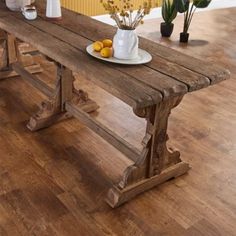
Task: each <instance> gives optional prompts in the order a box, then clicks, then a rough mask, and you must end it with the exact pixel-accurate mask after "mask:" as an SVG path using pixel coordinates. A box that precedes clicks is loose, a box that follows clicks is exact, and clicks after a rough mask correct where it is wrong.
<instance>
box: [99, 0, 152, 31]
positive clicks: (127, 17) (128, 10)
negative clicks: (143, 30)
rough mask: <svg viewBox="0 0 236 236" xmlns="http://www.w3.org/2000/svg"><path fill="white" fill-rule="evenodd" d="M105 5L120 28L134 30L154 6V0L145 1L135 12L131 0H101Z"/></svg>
mask: <svg viewBox="0 0 236 236" xmlns="http://www.w3.org/2000/svg"><path fill="white" fill-rule="evenodd" d="M101 3H102V4H103V7H104V9H105V10H106V11H108V12H109V14H110V16H111V18H112V19H113V20H115V22H116V24H117V26H118V28H120V29H124V30H134V29H136V28H137V26H138V25H139V24H142V23H143V18H144V16H146V15H148V14H149V13H150V11H151V8H152V0H147V1H144V2H143V6H139V9H138V10H137V11H136V12H135V11H134V8H133V7H134V6H133V4H132V3H131V0H119V2H118V4H117V3H116V2H115V0H101Z"/></svg>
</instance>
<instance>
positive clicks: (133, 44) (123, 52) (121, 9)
mask: <svg viewBox="0 0 236 236" xmlns="http://www.w3.org/2000/svg"><path fill="white" fill-rule="evenodd" d="M101 3H102V4H103V7H104V8H105V10H106V11H108V12H109V14H110V16H111V18H112V19H113V20H114V21H115V22H116V24H117V26H118V29H117V33H116V35H115V36H114V39H113V50H114V53H113V56H114V57H116V58H118V59H126V60H127V59H128V60H129V59H135V58H137V57H138V42H139V40H138V36H137V34H136V31H135V29H136V28H137V27H138V25H139V24H142V23H143V18H144V17H145V16H146V15H147V14H149V13H150V10H151V7H152V3H151V0H148V1H145V2H144V3H143V5H142V6H140V7H139V9H138V10H137V11H134V9H133V4H132V3H131V2H130V0H119V4H116V2H115V0H101Z"/></svg>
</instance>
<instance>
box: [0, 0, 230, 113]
mask: <svg viewBox="0 0 236 236" xmlns="http://www.w3.org/2000/svg"><path fill="white" fill-rule="evenodd" d="M36 6H37V9H38V15H39V17H38V18H37V19H36V20H35V21H27V20H25V19H24V17H23V16H22V15H21V13H17V12H11V11H9V10H8V9H7V8H6V7H5V3H4V2H3V1H0V28H1V29H3V30H5V31H7V32H9V33H12V34H14V35H15V36H16V37H17V38H19V39H21V40H23V41H25V42H28V43H30V44H32V45H33V46H35V47H36V48H37V49H38V50H39V51H40V52H41V53H43V54H45V55H46V56H48V57H50V58H52V59H53V60H55V61H57V62H59V63H60V64H62V65H64V66H66V67H68V68H69V69H71V70H72V71H74V72H77V73H79V74H81V75H82V76H84V77H86V78H87V79H89V80H91V81H93V82H94V83H96V84H97V85H98V86H100V87H102V88H103V89H104V90H106V91H108V92H109V93H111V94H113V95H114V96H116V97H118V98H119V99H121V100H122V101H124V102H125V103H127V104H129V105H130V106H132V107H133V108H142V107H146V106H151V105H154V104H157V103H158V102H160V101H161V100H166V99H169V98H171V97H174V96H180V95H184V94H186V93H188V92H192V91H195V90H199V89H202V88H205V87H208V86H209V85H211V84H215V83H218V82H220V81H222V80H225V79H227V78H229V74H230V73H229V71H228V70H225V69H223V68H221V67H220V66H218V65H213V64H211V63H208V62H205V61H203V60H199V59H196V58H194V57H191V56H187V55H185V54H182V53H180V52H177V51H176V50H173V49H171V48H168V47H165V46H162V45H160V44H157V43H154V42H153V41H150V40H148V39H145V38H142V37H140V48H142V49H144V50H146V51H148V52H149V53H150V54H151V55H152V57H153V60H152V61H151V62H150V63H148V64H145V65H138V66H124V65H118V64H117V65H116V64H110V63H106V62H102V61H99V60H97V59H94V58H92V57H91V56H89V55H88V54H87V53H86V47H87V46H88V45H89V44H91V43H92V42H93V41H96V40H101V39H104V38H113V36H114V34H115V31H116V28H115V27H112V26H110V25H107V24H104V23H102V22H99V21H97V20H94V19H92V18H91V17H87V16H84V15H81V14H78V13H75V12H72V11H70V10H67V9H62V14H63V18H62V20H60V21H55V22H52V21H48V20H47V19H46V18H45V1H44V0H37V1H36Z"/></svg>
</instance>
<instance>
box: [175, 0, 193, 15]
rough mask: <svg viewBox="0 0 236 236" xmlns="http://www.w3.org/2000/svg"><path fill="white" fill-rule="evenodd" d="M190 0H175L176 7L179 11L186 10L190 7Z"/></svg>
mask: <svg viewBox="0 0 236 236" xmlns="http://www.w3.org/2000/svg"><path fill="white" fill-rule="evenodd" d="M189 3H190V0H174V4H175V9H176V10H177V11H178V12H179V13H183V12H186V11H187V10H188V8H189Z"/></svg>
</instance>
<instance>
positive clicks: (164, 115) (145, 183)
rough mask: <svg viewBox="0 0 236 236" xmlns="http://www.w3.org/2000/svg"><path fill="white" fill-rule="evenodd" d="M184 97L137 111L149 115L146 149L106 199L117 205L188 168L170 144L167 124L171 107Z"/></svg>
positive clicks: (144, 141)
mask: <svg viewBox="0 0 236 236" xmlns="http://www.w3.org/2000/svg"><path fill="white" fill-rule="evenodd" d="M181 100H182V97H175V98H172V99H169V100H167V101H163V102H161V103H159V104H157V105H155V106H153V107H149V108H146V109H143V110H135V111H134V112H135V114H136V115H138V116H140V117H143V118H146V119H147V129H146V135H145V137H144V139H143V146H144V148H143V151H142V154H141V155H140V157H138V158H137V161H136V162H135V163H134V164H133V165H132V166H129V167H127V169H126V170H125V171H124V173H123V177H122V179H121V181H120V182H119V183H118V184H117V185H114V186H113V188H111V189H110V190H109V192H108V196H107V199H106V201H107V203H108V204H109V205H110V206H111V207H117V206H119V205H121V204H123V203H124V202H127V201H128V200H130V199H131V198H133V197H135V196H136V195H138V194H140V193H142V192H144V191H146V190H148V189H151V188H153V187H154V186H156V185H158V184H161V183H163V182H165V181H167V180H169V179H171V178H175V177H178V176H180V175H182V174H184V173H186V172H187V171H188V170H189V168H190V167H189V165H188V164H187V163H184V162H182V161H181V159H180V153H179V152H178V151H173V150H170V149H168V148H167V145H166V143H167V141H168V135H167V125H168V117H169V115H170V112H171V109H173V108H174V107H176V106H177V105H178V104H179V103H180V102H181Z"/></svg>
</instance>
